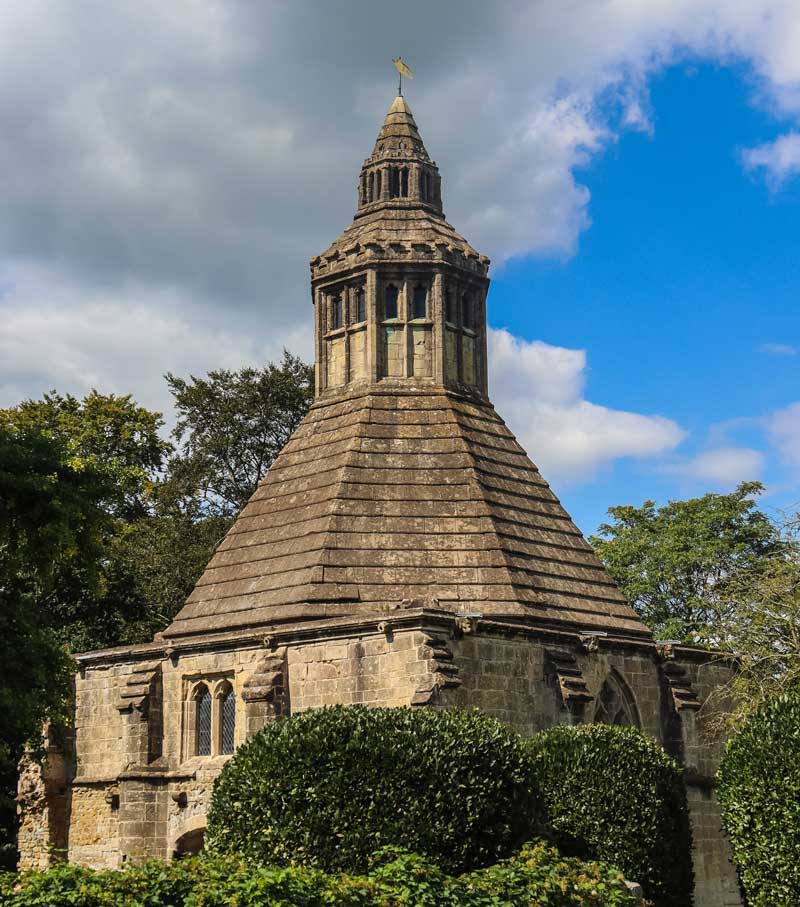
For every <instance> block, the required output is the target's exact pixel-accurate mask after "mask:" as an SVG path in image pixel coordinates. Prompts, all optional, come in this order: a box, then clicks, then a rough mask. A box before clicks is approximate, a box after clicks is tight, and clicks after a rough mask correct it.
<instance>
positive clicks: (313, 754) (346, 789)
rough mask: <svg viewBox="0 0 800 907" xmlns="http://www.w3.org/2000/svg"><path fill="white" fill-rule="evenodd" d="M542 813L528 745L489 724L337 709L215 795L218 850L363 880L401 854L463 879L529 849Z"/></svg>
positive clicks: (284, 735)
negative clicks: (372, 864)
mask: <svg viewBox="0 0 800 907" xmlns="http://www.w3.org/2000/svg"><path fill="white" fill-rule="evenodd" d="M540 802H541V801H540V798H539V797H538V795H537V794H536V791H535V787H534V783H533V777H532V774H531V768H530V759H529V758H528V756H527V753H526V749H525V744H524V741H523V740H522V738H520V737H519V736H518V735H517V734H515V733H514V732H513V731H510V730H509V729H508V728H507V727H505V726H504V725H502V724H500V722H498V721H496V720H494V719H493V718H489V717H488V716H486V715H484V714H482V713H481V712H478V711H470V712H468V711H462V710H452V711H449V710H447V711H443V710H434V709H411V708H394V709H382V708H367V707H365V706H347V707H345V706H333V707H329V708H324V709H314V710H311V711H308V712H302V713H300V714H298V715H294V716H292V717H289V718H285V719H281V720H278V721H276V722H274V723H272V724H270V725H268V726H267V727H265V728H264V729H263V730H262V731H260V732H259V733H258V734H256V735H255V736H254V737H253V738H252V739H251V740H249V741H248V742H247V743H245V744H244V745H243V746H241V747H240V748H239V749H238V751H237V752H236V755H235V756H234V758H233V759H232V760H231V761H230V762H229V763H228V764H227V765H226V766H225V768H224V769H223V771H222V772H221V774H220V776H219V778H218V779H217V781H216V783H215V785H214V791H213V795H212V798H211V805H210V809H209V812H208V830H207V834H206V847H207V848H208V850H209V851H212V852H216V853H222V854H225V853H227V854H237V855H239V856H243V857H246V858H247V859H249V860H251V861H253V862H260V863H263V864H272V865H284V866H285V865H288V864H290V863H303V864H306V865H313V866H317V867H319V868H321V869H325V870H327V871H346V872H359V871H363V870H364V869H365V868H366V867H367V863H368V859H369V856H370V854H372V853H373V852H375V851H376V850H379V849H380V848H382V847H385V846H387V845H395V846H401V847H405V848H408V849H409V850H413V851H415V852H417V853H420V854H422V855H424V856H425V857H427V858H429V859H431V860H432V861H434V862H436V863H437V864H438V865H439V866H441V868H442V869H444V870H447V871H453V872H462V871H465V870H468V869H473V868H475V867H477V866H486V865H489V864H490V863H494V862H496V861H497V860H498V859H500V858H502V857H505V856H509V855H510V854H512V853H513V852H514V851H515V850H516V849H518V848H519V846H520V845H521V844H522V842H523V841H525V840H527V839H528V838H530V837H531V833H532V831H533V829H534V828H535V826H536V823H537V820H538V819H539V817H540V814H541V806H540Z"/></svg>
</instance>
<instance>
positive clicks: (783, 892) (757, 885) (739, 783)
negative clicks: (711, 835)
mask: <svg viewBox="0 0 800 907" xmlns="http://www.w3.org/2000/svg"><path fill="white" fill-rule="evenodd" d="M717 778H718V782H719V784H718V790H719V801H720V806H721V807H722V818H723V823H724V825H725V828H726V830H727V832H728V834H729V836H730V840H731V845H732V848H733V856H734V859H735V861H736V864H737V866H738V868H739V876H740V878H741V881H742V885H743V887H744V890H745V892H746V894H747V902H748V904H750V905H751V907H774V905H777V904H787V905H788V904H798V903H800V860H798V854H800V688H798V687H794V688H793V689H791V690H789V691H787V692H785V693H782V694H781V695H778V696H775V697H773V698H771V699H769V700H767V701H765V702H764V703H763V704H762V705H761V706H760V707H759V708H758V710H757V711H756V712H755V713H754V714H753V715H752V716H751V718H750V719H749V720H748V721H747V722H745V724H744V725H743V726H741V728H740V730H739V732H738V733H736V734H735V735H734V736H733V737H732V738H731V740H729V741H728V744H727V747H726V750H725V755H724V757H723V759H722V764H721V765H720V769H719V774H718V776H717Z"/></svg>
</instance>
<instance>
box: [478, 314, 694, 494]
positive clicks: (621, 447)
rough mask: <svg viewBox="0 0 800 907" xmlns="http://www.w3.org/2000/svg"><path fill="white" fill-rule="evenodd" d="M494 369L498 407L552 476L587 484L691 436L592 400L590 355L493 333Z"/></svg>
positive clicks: (492, 383) (655, 419) (658, 420)
mask: <svg viewBox="0 0 800 907" xmlns="http://www.w3.org/2000/svg"><path fill="white" fill-rule="evenodd" d="M489 362H490V392H491V395H492V399H493V401H494V403H495V405H496V406H497V408H498V410H499V412H500V413H501V415H502V416H503V418H505V419H506V420H507V422H508V424H509V427H510V428H511V429H512V431H514V433H515V434H516V435H517V438H518V440H519V441H520V443H521V444H522V446H523V447H524V448H525V449H526V450H527V451H528V452H529V454H530V455H531V457H532V458H533V459H534V461H535V462H536V463H537V465H538V466H539V467H540V468H541V470H542V472H543V473H544V475H545V476H547V477H552V478H555V479H558V480H561V481H564V482H569V481H578V480H582V479H587V478H589V477H590V476H591V474H592V473H593V472H594V471H595V470H596V469H598V468H599V467H602V466H604V465H606V464H608V463H610V462H612V461H613V460H616V459H618V458H620V457H639V458H650V457H658V456H661V455H663V454H665V453H667V452H669V451H672V450H673V449H674V448H675V447H676V446H677V445H678V444H679V443H680V441H681V440H682V438H683V437H684V433H683V431H682V430H681V428H680V427H679V426H678V425H677V424H676V423H675V422H673V421H672V420H671V419H667V418H664V417H663V416H658V415H643V414H640V413H631V412H625V411H623V410H618V409H611V408H609V407H606V406H601V405H599V404H597V403H592V402H590V401H589V400H587V399H585V397H584V394H583V391H584V384H585V380H586V353H585V352H584V351H583V350H571V349H565V348H563V347H557V346H550V345H549V344H547V343H543V342H541V341H538V340H534V341H530V342H529V341H526V340H522V339H520V338H518V337H514V336H513V335H512V334H510V333H509V332H508V331H506V330H503V329H500V330H490V332H489Z"/></svg>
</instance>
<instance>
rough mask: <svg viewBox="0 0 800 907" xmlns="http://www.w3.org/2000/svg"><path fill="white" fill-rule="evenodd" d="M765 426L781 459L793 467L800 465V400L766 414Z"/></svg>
mask: <svg viewBox="0 0 800 907" xmlns="http://www.w3.org/2000/svg"><path fill="white" fill-rule="evenodd" d="M766 428H767V434H768V435H769V438H770V440H771V441H772V443H773V444H774V445H775V447H776V448H777V450H778V453H779V454H780V456H781V457H782V459H783V460H784V461H785V462H786V463H787V464H788V465H789V466H791V467H793V468H796V467H800V402H797V403H791V404H789V406H786V407H784V408H783V409H779V410H777V411H776V412H774V413H772V414H771V415H770V416H768V417H767V419H766Z"/></svg>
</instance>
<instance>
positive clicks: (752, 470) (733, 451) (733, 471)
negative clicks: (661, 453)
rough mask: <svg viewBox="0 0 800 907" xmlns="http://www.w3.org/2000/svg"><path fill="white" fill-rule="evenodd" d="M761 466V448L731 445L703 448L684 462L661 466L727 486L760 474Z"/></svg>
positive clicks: (671, 470)
mask: <svg viewBox="0 0 800 907" xmlns="http://www.w3.org/2000/svg"><path fill="white" fill-rule="evenodd" d="M763 468H764V454H763V453H762V452H761V451H759V450H753V449H752V448H749V447H733V446H730V447H717V448H714V449H712V450H705V451H702V452H701V453H699V454H697V455H696V456H694V457H692V458H690V459H687V460H684V461H683V462H680V463H675V464H670V465H669V466H666V467H664V471H666V472H672V473H676V474H677V475H682V476H685V477H686V478H691V479H698V480H702V481H704V482H712V483H714V484H715V485H721V486H726V487H727V486H732V485H737V484H738V483H739V482H745V481H752V480H755V479H758V478H760V477H761V473H762V470H763Z"/></svg>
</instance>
